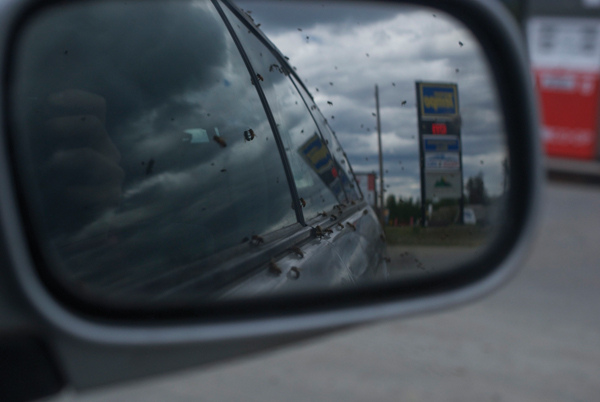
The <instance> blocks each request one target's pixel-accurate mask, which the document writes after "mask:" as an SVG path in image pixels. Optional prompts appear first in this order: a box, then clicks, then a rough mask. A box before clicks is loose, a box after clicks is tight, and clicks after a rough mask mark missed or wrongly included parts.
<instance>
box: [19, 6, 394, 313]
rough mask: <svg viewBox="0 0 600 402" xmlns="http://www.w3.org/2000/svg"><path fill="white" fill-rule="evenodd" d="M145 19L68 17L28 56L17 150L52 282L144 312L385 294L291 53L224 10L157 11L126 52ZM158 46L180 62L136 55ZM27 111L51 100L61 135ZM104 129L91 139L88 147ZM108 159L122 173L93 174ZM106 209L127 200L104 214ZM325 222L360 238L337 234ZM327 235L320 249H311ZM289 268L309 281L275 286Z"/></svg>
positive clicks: (347, 180) (103, 13)
mask: <svg viewBox="0 0 600 402" xmlns="http://www.w3.org/2000/svg"><path fill="white" fill-rule="evenodd" d="M139 12H140V9H139V7H137V6H136V5H132V4H126V3H98V4H95V5H86V6H85V7H77V6H73V7H67V8H64V9H61V11H60V12H59V13H56V14H49V15H48V17H47V18H45V17H44V16H42V17H41V18H40V19H39V20H38V21H37V22H36V24H33V25H32V26H31V27H30V28H29V29H27V30H26V31H25V33H24V34H23V35H22V38H21V40H20V43H21V46H22V47H21V49H22V51H20V52H19V53H18V55H17V59H18V62H17V64H18V65H19V74H17V77H16V78H17V81H16V84H15V88H14V92H13V94H14V95H13V96H14V100H15V103H14V104H15V107H14V113H15V115H16V116H17V127H18V131H19V135H18V136H17V137H16V138H19V140H18V141H17V144H16V146H17V150H18V152H19V154H21V155H23V156H24V159H23V160H28V161H31V163H32V164H33V169H32V170H29V168H28V167H25V166H22V168H23V169H22V174H23V175H24V177H26V182H27V185H26V191H27V193H28V194H29V195H30V196H31V198H32V199H34V200H36V202H37V204H35V205H38V206H39V209H38V210H36V211H35V213H36V214H37V215H39V216H40V217H41V218H42V219H41V220H39V221H36V222H35V224H33V225H32V229H33V232H34V235H35V236H36V237H37V238H39V239H40V240H41V244H42V254H43V255H44V257H45V258H46V261H47V262H48V264H47V269H48V273H49V274H50V275H51V276H54V277H56V280H57V281H58V282H60V283H61V284H62V285H63V286H65V287H66V289H67V291H69V292H72V293H73V294H74V295H76V296H81V292H80V291H79V289H81V288H82V287H84V288H85V289H86V292H85V296H86V297H92V298H98V299H100V300H104V301H107V302H116V301H129V302H135V303H142V304H143V303H152V300H159V299H163V300H165V299H166V300H171V301H177V300H188V301H189V300H190V299H193V300H202V299H212V298H220V297H223V296H224V295H227V294H236V295H239V294H242V293H244V292H246V293H248V294H255V293H256V292H259V291H260V292H265V293H267V292H273V291H276V290H277V291H287V290H293V289H313V290H317V289H320V288H328V287H332V286H338V285H344V284H345V285H352V284H354V283H356V282H359V281H362V280H363V279H366V278H368V279H369V280H372V279H374V278H376V277H381V278H384V277H385V276H386V273H385V267H384V266H385V264H383V258H384V257H385V253H386V251H385V244H384V243H383V242H381V241H380V239H379V235H380V234H381V233H382V229H381V227H380V226H379V223H378V221H377V217H376V215H375V214H374V213H371V214H364V215H363V214H362V213H361V211H362V210H363V209H364V208H365V204H364V202H363V201H360V202H357V203H355V205H351V206H350V207H347V206H344V208H342V207H340V205H342V204H343V205H350V203H351V202H352V201H359V200H360V199H361V195H360V192H359V190H358V188H357V187H356V186H354V184H353V183H354V182H355V179H354V175H353V172H352V169H351V167H350V164H349V163H346V161H345V160H344V159H343V158H342V159H340V155H341V152H343V151H342V150H341V147H340V146H339V143H338V142H337V140H336V139H335V136H334V134H333V133H332V132H331V130H330V128H329V127H328V125H326V124H323V123H319V122H320V121H323V120H324V119H323V118H322V116H321V115H320V114H319V113H318V108H317V107H316V105H315V104H314V102H313V99H312V97H311V96H310V95H309V94H308V91H307V90H306V88H305V86H304V84H303V83H302V81H301V80H300V79H299V77H298V76H297V75H296V73H295V72H294V71H293V69H292V68H290V66H289V64H288V61H287V60H286V59H285V58H284V57H283V56H282V54H281V53H280V52H279V51H278V50H277V49H276V48H275V47H273V46H272V45H271V44H269V43H267V42H265V40H264V38H263V36H262V34H261V33H259V32H258V31H256V27H255V26H254V25H253V24H250V23H248V20H247V19H245V18H242V13H241V11H240V10H239V9H237V8H236V7H235V6H233V5H232V4H229V3H227V4H221V5H219V4H218V3H211V2H196V3H193V5H191V4H188V3H181V4H171V3H168V4H161V3H156V4H148V5H147V7H145V8H144V10H143V11H142V14H141V15H138V18H140V21H147V23H145V24H146V25H144V24H141V25H139V26H138V29H136V30H135V31H133V32H130V33H129V34H128V35H127V36H126V38H125V39H124V40H123V38H122V37H121V32H123V31H125V30H127V25H128V22H127V21H128V20H129V16H133V15H137V14H139ZM114 15H120V16H121V17H120V18H116V19H115V18H113V16H114ZM142 17H143V18H142ZM90 21H93V24H91V25H90ZM150 21H153V22H152V23H150ZM175 21H177V22H175ZM100 26H102V27H103V28H102V30H101V32H100V31H98V30H97V29H96V27H100ZM173 26H178V27H179V28H178V29H176V30H174V29H173ZM199 26H201V28H197V27H199ZM75 30H76V31H77V32H78V34H77V36H73V35H71V34H70V33H71V32H72V31H75ZM157 35H158V36H161V37H162V38H166V39H163V41H162V42H160V44H159V46H168V48H169V50H168V53H169V54H170V56H171V57H170V58H165V57H164V54H163V53H160V52H157V53H149V54H148V56H147V58H146V60H144V61H143V62H142V61H141V60H139V58H138V57H137V56H136V55H133V54H130V53H129V52H128V46H129V45H130V44H133V43H138V46H143V47H149V48H150V47H152V42H153V41H154V40H155V39H154V38H155V37H156V36H157ZM176 39H177V40H176ZM190 48H194V49H196V51H195V52H193V53H190V52H189V49H190ZM63 49H64V50H68V53H65V51H64V50H63ZM42 60H43V62H44V63H45V65H46V68H45V70H44V71H41V70H38V69H36V68H35V66H36V65H38V64H39V63H42ZM280 66H281V67H280ZM174 72H176V73H175V74H174ZM248 76H250V77H252V79H251V80H247V79H246V78H244V77H248ZM72 88H76V89H72ZM32 96H35V97H36V98H39V99H49V102H51V101H52V100H54V105H53V106H54V115H53V116H54V117H53V119H52V120H50V121H49V120H48V119H46V117H44V118H36V117H35V115H32V114H31V110H30V109H28V108H27V105H28V103H27V102H24V100H25V99H28V98H31V97H32ZM96 104H98V105H101V107H102V109H98V110H95V109H94V105H96ZM86 116H88V117H90V116H91V117H90V118H89V119H88V120H87V121H85V119H86ZM96 116H97V118H96ZM92 118H96V121H97V123H94V125H93V126H92V129H93V130H96V131H93V132H90V134H87V133H86V132H80V131H79V132H78V131H76V128H74V126H77V127H79V126H82V127H83V126H85V125H89V123H88V122H90V121H92ZM49 122H50V123H52V125H51V127H52V128H53V131H52V133H51V136H49V135H48V134H46V132H47V130H48V129H47V126H48V124H49ZM92 122H93V121H92ZM250 127H252V128H250ZM77 129H78V130H81V128H77ZM256 132H260V133H261V135H260V136H259V135H257V134H256ZM180 133H184V137H183V138H182V136H181V134H180ZM240 133H242V134H243V135H240ZM40 136H42V137H45V138H48V139H45V140H43V141H40V140H39V138H40ZM67 136H69V137H68V139H67ZM209 138H212V141H209ZM332 147H336V152H334V151H332V149H331V148H332ZM115 152H118V153H119V156H120V158H119V159H115V158H113V159H112V165H109V164H108V162H109V161H108V160H107V159H110V158H111V155H112V154H114V153H115ZM85 160H87V162H84V161H85ZM95 160H97V161H98V162H97V163H96V166H95V168H94V169H95V170H96V171H100V170H102V171H107V172H109V171H111V170H114V171H115V172H116V173H119V172H123V173H121V175H120V176H118V177H117V179H116V180H115V181H113V182H109V181H107V177H108V176H101V175H100V174H96V175H92V176H90V177H87V176H86V175H85V174H82V173H83V172H86V171H88V170H86V168H89V169H91V166H90V165H89V164H90V163H92V162H93V161H95ZM105 161H106V162H105ZM140 165H141V168H140ZM49 166H50V167H49ZM88 166H89V167H88ZM82 169H83V170H82ZM109 186H111V187H109ZM94 191H96V192H94ZM108 193H110V194H112V193H115V194H120V195H121V196H120V198H119V199H118V200H117V202H113V203H106V202H105V200H106V194H108ZM112 199H114V197H113V198H111V200H112ZM290 204H291V206H292V208H289V205H290ZM92 211H93V213H92ZM321 211H328V212H330V213H331V212H335V213H336V214H337V215H339V216H343V218H344V219H348V220H351V221H352V222H354V223H353V224H350V223H349V224H348V227H352V228H356V229H355V230H337V231H333V230H332V229H330V228H332V227H334V226H335V225H336V224H337V222H333V220H330V218H329V217H324V216H321V215H320V214H321ZM330 216H334V215H333V214H331V215H330ZM319 226H320V227H322V234H323V236H314V235H311V231H310V228H311V227H319ZM249 237H251V238H252V239H253V241H252V242H250V244H254V245H260V247H258V248H256V247H247V244H245V242H244V241H242V240H243V239H247V238H249ZM255 239H260V241H258V240H255ZM289 248H292V249H293V250H296V251H294V252H292V253H290V252H288V251H286V249H289ZM300 249H302V250H303V251H302V253H303V256H304V258H302V260H301V261H298V258H297V255H298V252H297V250H300ZM257 253H258V254H259V255H257ZM357 253H358V254H359V255H362V256H361V257H360V258H358V259H357V258H356V254H357ZM250 261H251V262H250ZM292 266H293V267H296V268H295V269H296V270H297V272H302V275H301V276H299V275H296V274H294V275H291V277H292V279H293V280H290V276H288V275H281V276H277V277H276V278H274V277H273V275H272V274H273V272H279V271H281V270H283V271H285V272H288V271H290V270H291V267H292ZM283 271H282V272H283ZM295 272H296V271H295ZM288 288H289V289H288Z"/></svg>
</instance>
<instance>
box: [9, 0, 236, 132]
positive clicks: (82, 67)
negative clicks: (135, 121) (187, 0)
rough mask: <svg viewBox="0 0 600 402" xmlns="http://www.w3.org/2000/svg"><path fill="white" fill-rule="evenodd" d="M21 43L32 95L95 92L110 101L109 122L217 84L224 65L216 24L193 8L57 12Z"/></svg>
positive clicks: (98, 7)
mask: <svg viewBox="0 0 600 402" xmlns="http://www.w3.org/2000/svg"><path fill="white" fill-rule="evenodd" d="M174 27H177V29H174ZM206 37H210V38H211V40H210V41H207V40H205V38H206ZM23 40H24V41H26V42H27V43H28V46H27V47H26V48H25V49H26V50H25V51H24V54H22V55H21V57H22V60H23V63H22V66H24V67H26V69H24V68H23V67H21V66H19V67H18V68H20V69H21V71H22V76H27V77H28V82H26V83H25V84H24V86H25V88H26V91H25V92H26V93H27V94H29V96H40V97H42V98H45V96H47V95H49V94H50V93H53V92H56V91H61V90H64V89H67V88H78V89H82V90H86V91H90V92H93V93H97V94H99V95H101V96H103V97H105V98H106V99H108V100H109V102H108V108H109V116H110V118H111V121H109V124H111V123H114V122H115V121H119V123H122V121H123V120H124V119H127V118H131V117H135V116H136V115H139V114H140V113H141V112H143V111H144V110H148V109H151V108H153V107H155V106H157V105H159V104H164V102H165V99H167V98H170V97H171V96H173V95H175V94H180V93H183V92H185V91H187V90H191V89H194V90H199V89H202V88H205V87H206V86H208V85H211V84H213V83H214V80H213V78H214V77H215V72H216V71H218V69H220V68H222V67H223V63H224V62H225V61H226V60H225V58H224V57H223V55H224V53H222V52H219V51H218V49H219V48H222V47H223V46H224V44H225V33H224V31H223V30H222V29H221V27H220V26H219V25H218V21H217V20H216V19H215V18H212V16H211V15H210V14H207V13H204V12H202V7H200V6H199V7H191V6H190V5H189V4H179V5H178V4H176V3H168V4H161V3H153V4H144V5H143V6H141V5H139V4H135V3H132V4H123V3H119V4H110V3H108V4H105V3H99V4H98V3H97V4H93V3H92V4H85V5H79V6H77V5H75V6H71V7H69V8H60V9H57V11H55V12H48V13H46V14H44V15H42V17H40V18H38V20H37V21H36V22H35V25H33V28H32V29H30V30H29V31H28V32H27V33H26V35H25V36H24V38H23ZM40 66H44V68H43V69H42V68H40ZM176 106H177V105H173V108H175V109H176ZM180 106H184V107H185V105H180ZM170 112H171V113H174V114H177V113H176V110H172V111H170Z"/></svg>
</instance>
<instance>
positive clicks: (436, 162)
mask: <svg viewBox="0 0 600 402" xmlns="http://www.w3.org/2000/svg"><path fill="white" fill-rule="evenodd" d="M459 169H460V158H459V154H458V152H426V153H425V171H426V172H429V171H432V170H459Z"/></svg>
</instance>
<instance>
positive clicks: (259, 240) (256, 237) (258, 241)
mask: <svg viewBox="0 0 600 402" xmlns="http://www.w3.org/2000/svg"><path fill="white" fill-rule="evenodd" d="M264 243H265V239H263V238H262V237H260V236H259V235H252V240H251V241H250V244H252V245H253V246H258V245H260V244H264Z"/></svg>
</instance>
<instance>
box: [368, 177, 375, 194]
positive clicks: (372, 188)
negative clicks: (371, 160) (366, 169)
mask: <svg viewBox="0 0 600 402" xmlns="http://www.w3.org/2000/svg"><path fill="white" fill-rule="evenodd" d="M368 189H369V191H375V175H374V174H370V175H369V184H368Z"/></svg>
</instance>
